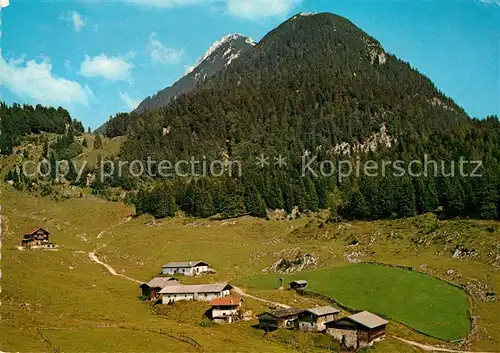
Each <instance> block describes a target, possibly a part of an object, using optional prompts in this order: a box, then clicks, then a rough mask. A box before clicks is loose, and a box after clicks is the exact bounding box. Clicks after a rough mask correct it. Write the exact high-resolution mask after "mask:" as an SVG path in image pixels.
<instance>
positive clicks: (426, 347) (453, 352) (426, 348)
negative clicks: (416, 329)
mask: <svg viewBox="0 0 500 353" xmlns="http://www.w3.org/2000/svg"><path fill="white" fill-rule="evenodd" d="M391 337H392V338H395V339H397V340H399V341H401V342H404V343H406V344H409V345H410V346H413V347H417V348H420V349H422V350H424V351H426V352H448V353H498V352H472V351H457V350H454V349H448V348H441V347H434V346H429V345H427V344H422V343H418V342H415V341H410V340H406V339H404V338H401V337H397V336H391Z"/></svg>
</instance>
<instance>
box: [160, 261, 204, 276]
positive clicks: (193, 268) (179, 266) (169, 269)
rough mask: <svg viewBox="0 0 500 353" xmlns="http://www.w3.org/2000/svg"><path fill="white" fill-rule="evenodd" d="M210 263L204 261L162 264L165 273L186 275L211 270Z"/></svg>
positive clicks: (194, 274)
mask: <svg viewBox="0 0 500 353" xmlns="http://www.w3.org/2000/svg"><path fill="white" fill-rule="evenodd" d="M208 266H209V264H208V263H207V262H204V261H186V262H169V263H168V264H166V265H163V266H162V273H163V274H164V275H175V274H181V275H186V276H196V275H198V274H202V273H206V272H208V271H209V267H208Z"/></svg>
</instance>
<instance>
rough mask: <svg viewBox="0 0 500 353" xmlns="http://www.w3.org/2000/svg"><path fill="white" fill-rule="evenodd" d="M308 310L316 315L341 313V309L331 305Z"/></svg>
mask: <svg viewBox="0 0 500 353" xmlns="http://www.w3.org/2000/svg"><path fill="white" fill-rule="evenodd" d="M306 311H307V312H310V313H313V314H314V315H316V316H324V315H331V314H338V313H340V310H338V309H335V308H334V307H331V306H322V307H319V308H312V309H307V310H306Z"/></svg>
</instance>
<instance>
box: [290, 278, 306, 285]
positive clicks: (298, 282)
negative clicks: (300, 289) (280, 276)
mask: <svg viewBox="0 0 500 353" xmlns="http://www.w3.org/2000/svg"><path fill="white" fill-rule="evenodd" d="M291 283H295V284H307V281H306V280H305V279H299V280H296V281H292V282H290V284H291Z"/></svg>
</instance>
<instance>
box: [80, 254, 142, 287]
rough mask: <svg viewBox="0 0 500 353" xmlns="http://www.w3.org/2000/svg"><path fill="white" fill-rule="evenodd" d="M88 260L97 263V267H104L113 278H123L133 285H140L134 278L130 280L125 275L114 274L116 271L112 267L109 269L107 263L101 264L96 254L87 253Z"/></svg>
mask: <svg viewBox="0 0 500 353" xmlns="http://www.w3.org/2000/svg"><path fill="white" fill-rule="evenodd" d="M89 259H90V261H92V262H95V263H98V264H99V265H102V266H104V267H106V269H107V270H108V271H109V273H111V274H112V275H113V276H119V277H123V278H125V279H128V280H129V281H132V282H135V283H142V282H141V281H138V280H136V279H134V278H131V277H129V276H126V275H123V274H121V273H118V272H116V270H115V269H114V268H113V267H111V266H110V265H108V264H107V263H105V262H102V261H101V260H99V258H98V257H97V256H96V254H95V253H94V252H89Z"/></svg>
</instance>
